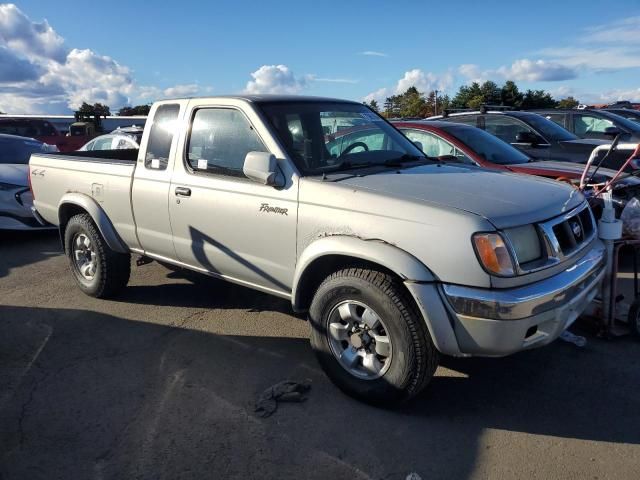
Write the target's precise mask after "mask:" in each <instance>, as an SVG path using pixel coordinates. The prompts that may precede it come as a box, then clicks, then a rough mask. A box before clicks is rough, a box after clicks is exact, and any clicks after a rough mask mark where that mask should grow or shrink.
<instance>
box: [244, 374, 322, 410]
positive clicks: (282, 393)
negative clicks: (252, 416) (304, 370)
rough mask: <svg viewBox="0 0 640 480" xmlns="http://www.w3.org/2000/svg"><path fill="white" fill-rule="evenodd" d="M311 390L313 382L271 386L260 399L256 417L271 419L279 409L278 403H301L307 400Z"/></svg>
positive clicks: (286, 381)
mask: <svg viewBox="0 0 640 480" xmlns="http://www.w3.org/2000/svg"><path fill="white" fill-rule="evenodd" d="M310 389H311V380H309V379H306V380H304V381H302V382H294V381H291V380H285V381H282V382H279V383H276V384H275V385H272V386H270V387H269V388H267V389H266V390H265V391H264V392H262V393H261V394H260V397H258V401H257V402H256V408H255V412H256V415H257V416H259V417H262V418H266V417H270V416H271V415H273V414H274V413H275V411H276V410H277V409H278V402H296V403H301V402H304V401H306V400H307V397H306V396H305V394H306V393H307V392H308V391H309V390H310Z"/></svg>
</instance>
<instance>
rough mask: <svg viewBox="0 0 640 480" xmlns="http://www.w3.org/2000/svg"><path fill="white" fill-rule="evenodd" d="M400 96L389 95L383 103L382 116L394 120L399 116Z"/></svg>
mask: <svg viewBox="0 0 640 480" xmlns="http://www.w3.org/2000/svg"><path fill="white" fill-rule="evenodd" d="M400 102H401V97H400V95H391V96H390V97H387V98H386V100H385V101H384V112H383V115H384V116H385V117H387V118H394V117H399V116H400V109H401V107H400Z"/></svg>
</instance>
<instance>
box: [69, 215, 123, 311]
mask: <svg viewBox="0 0 640 480" xmlns="http://www.w3.org/2000/svg"><path fill="white" fill-rule="evenodd" d="M64 238H65V250H66V252H67V256H68V258H69V265H70V267H71V273H72V274H73V277H74V279H75V280H76V283H77V284H78V286H79V287H80V289H81V290H82V291H83V292H84V293H86V294H87V295H90V296H92V297H97V298H105V297H109V296H112V295H114V294H115V293H117V292H118V291H119V290H121V289H122V288H123V287H125V286H126V285H127V283H128V282H129V276H130V274H131V256H130V255H129V254H123V253H118V252H115V251H113V250H112V249H111V248H109V246H108V245H107V243H106V242H105V241H104V239H103V238H102V235H101V234H100V231H99V230H98V228H97V227H96V226H95V224H94V223H93V220H92V218H91V216H89V215H88V214H86V213H83V214H78V215H75V216H73V217H72V218H71V219H70V220H69V223H67V227H66V229H65V232H64Z"/></svg>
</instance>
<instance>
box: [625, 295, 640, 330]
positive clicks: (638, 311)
mask: <svg viewBox="0 0 640 480" xmlns="http://www.w3.org/2000/svg"><path fill="white" fill-rule="evenodd" d="M627 322H628V323H629V328H630V329H631V332H633V334H634V335H635V336H636V337H637V338H640V299H637V300H634V302H633V303H632V304H631V307H630V308H629V314H628V316H627Z"/></svg>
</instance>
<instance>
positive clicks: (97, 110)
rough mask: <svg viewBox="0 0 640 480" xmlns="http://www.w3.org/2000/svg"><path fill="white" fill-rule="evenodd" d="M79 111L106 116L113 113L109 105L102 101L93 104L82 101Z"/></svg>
mask: <svg viewBox="0 0 640 480" xmlns="http://www.w3.org/2000/svg"><path fill="white" fill-rule="evenodd" d="M78 112H80V113H82V114H86V115H99V116H106V115H111V110H110V109H109V106H108V105H103V104H102V103H94V104H93V105H91V104H89V103H87V102H82V105H81V106H80V108H79V109H78Z"/></svg>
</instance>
